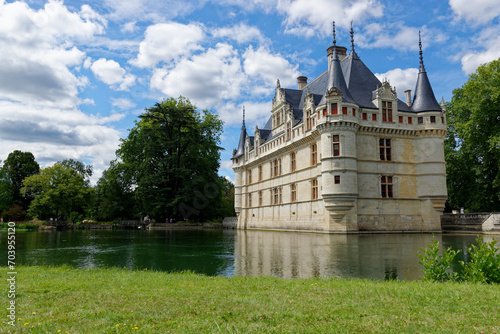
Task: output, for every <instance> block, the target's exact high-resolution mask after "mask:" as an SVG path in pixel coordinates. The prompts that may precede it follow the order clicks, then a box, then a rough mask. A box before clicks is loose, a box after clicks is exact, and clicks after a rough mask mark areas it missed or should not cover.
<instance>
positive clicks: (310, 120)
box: [306, 110, 314, 130]
mask: <svg viewBox="0 0 500 334" xmlns="http://www.w3.org/2000/svg"><path fill="white" fill-rule="evenodd" d="M306 126H307V128H306V130H311V128H312V127H313V126H314V114H313V113H312V112H311V110H308V111H306Z"/></svg>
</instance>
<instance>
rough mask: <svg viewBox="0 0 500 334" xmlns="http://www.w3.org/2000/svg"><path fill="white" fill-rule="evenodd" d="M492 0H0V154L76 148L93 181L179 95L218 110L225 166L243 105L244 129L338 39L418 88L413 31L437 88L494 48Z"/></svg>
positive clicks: (45, 160) (442, 93)
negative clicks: (136, 130)
mask: <svg viewBox="0 0 500 334" xmlns="http://www.w3.org/2000/svg"><path fill="white" fill-rule="evenodd" d="M499 17H500V2H499V1H498V0H476V1H474V2H473V3H472V2H470V1H465V0H449V1H434V0H433V1H431V0H419V1H394V0H353V1H347V0H246V1H243V0H232V1H230V0H219V1H210V0H192V1H173V0H170V1H168V0H167V1H162V0H150V1H146V0H104V1H98V2H93V1H90V2H83V1H65V2H62V1H48V2H46V1H38V0H28V1H25V2H17V1H16V2H12V1H3V0H0V50H2V52H1V53H0V160H5V159H6V158H7V156H8V154H9V153H10V152H12V151H14V150H16V149H17V150H22V151H30V152H32V153H33V154H34V155H35V158H36V160H37V161H38V162H39V163H40V164H41V165H42V166H48V165H51V164H53V163H54V162H56V161H58V160H62V159H67V158H72V159H77V160H81V161H84V162H86V163H87V164H92V165H93V166H94V170H95V175H94V178H93V181H94V182H95V181H96V180H97V178H98V177H99V176H100V175H101V173H102V171H103V170H105V169H106V168H107V167H108V166H109V161H110V160H113V159H114V158H115V150H116V149H117V148H118V145H119V139H120V138H125V137H126V136H127V133H128V131H127V130H128V129H130V128H132V127H133V126H134V121H135V120H136V119H137V116H138V115H139V114H140V113H141V112H142V111H143V110H144V108H148V107H151V106H153V105H154V103H155V102H157V101H160V100H162V99H163V98H168V97H178V96H180V95H182V96H185V97H188V98H189V99H190V100H191V101H192V102H193V103H194V104H195V105H196V106H197V107H198V108H199V109H211V110H213V111H214V112H216V113H217V114H219V116H220V117H221V119H222V120H223V121H224V123H225V125H224V134H223V136H222V138H221V139H222V147H224V148H225V151H223V153H222V156H221V168H220V171H219V173H220V174H221V175H223V176H227V177H229V178H231V179H233V178H234V174H233V172H232V170H231V162H230V157H231V153H232V149H233V148H235V147H236V146H237V144H238V143H237V141H238V138H239V132H240V128H241V111H242V107H243V106H245V108H246V123H247V128H248V129H249V130H250V132H251V133H253V130H254V128H255V125H258V126H259V127H262V126H263V125H264V123H265V121H266V120H267V118H268V117H269V114H270V109H271V100H272V97H273V96H274V89H275V87H276V80H277V79H279V80H280V82H281V86H282V87H288V88H296V86H297V81H296V78H297V76H299V75H304V76H307V77H308V78H309V79H310V80H312V79H314V78H315V77H317V76H318V75H320V74H321V73H322V72H324V71H325V70H326V69H327V62H326V49H327V48H328V47H329V46H330V45H331V43H332V36H331V22H332V21H333V20H334V21H336V25H337V45H343V46H346V47H348V48H350V36H349V29H350V23H351V21H353V27H354V38H355V41H354V43H355V48H356V52H357V54H358V55H359V56H360V58H361V59H362V60H363V61H364V63H365V64H366V65H367V66H368V67H369V68H370V69H371V70H372V72H373V73H375V74H376V75H377V76H379V77H380V78H388V79H389V81H390V82H391V84H392V85H393V86H396V87H397V91H398V95H399V97H400V98H401V99H403V100H404V94H403V92H404V90H406V89H412V90H414V87H415V83H416V74H417V68H418V61H419V58H418V31H419V30H420V31H422V43H423V51H424V63H425V66H426V70H427V73H428V75H429V78H430V81H431V84H432V86H433V89H434V93H435V95H436V97H437V98H438V100H441V98H442V97H443V98H444V99H445V101H449V100H450V99H451V97H452V91H453V89H455V88H458V87H460V86H462V85H463V84H464V83H465V81H466V80H467V78H468V75H469V74H471V73H473V72H474V71H475V69H476V68H477V67H478V66H479V65H480V64H482V63H485V62H488V61H491V60H494V59H497V58H499V57H500V21H499Z"/></svg>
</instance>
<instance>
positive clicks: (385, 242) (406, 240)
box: [234, 230, 487, 280]
mask: <svg viewBox="0 0 500 334" xmlns="http://www.w3.org/2000/svg"><path fill="white" fill-rule="evenodd" d="M433 237H434V239H435V240H438V241H440V244H441V245H442V246H444V247H448V246H451V247H453V248H455V249H456V248H458V249H464V247H465V246H466V243H468V242H473V241H474V238H475V237H474V236H470V238H465V239H464V236H457V237H456V238H455V237H454V236H450V235H440V234H438V235H434V236H433V235H430V234H350V235H345V234H343V235H340V234H339V235H336V234H317V233H292V232H269V231H243V230H239V231H237V235H236V240H235V267H234V275H235V276H274V277H279V278H308V277H343V278H372V279H378V280H384V279H398V280H417V279H419V277H420V276H421V274H422V266H421V265H420V264H419V263H418V262H419V260H420V259H419V258H418V256H417V255H416V253H417V252H420V253H422V251H421V248H422V247H426V246H427V245H428V244H429V243H430V242H431V239H432V238H433ZM469 239H470V240H469ZM485 241H487V240H486V239H485ZM461 253H462V256H463V251H462V252H461Z"/></svg>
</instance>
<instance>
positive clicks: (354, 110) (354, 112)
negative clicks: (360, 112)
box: [352, 108, 356, 116]
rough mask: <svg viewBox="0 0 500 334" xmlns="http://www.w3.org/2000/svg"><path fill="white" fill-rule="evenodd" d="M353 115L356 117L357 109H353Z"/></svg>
mask: <svg viewBox="0 0 500 334" xmlns="http://www.w3.org/2000/svg"><path fill="white" fill-rule="evenodd" d="M352 115H353V116H356V109H354V108H352Z"/></svg>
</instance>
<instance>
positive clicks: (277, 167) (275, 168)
mask: <svg viewBox="0 0 500 334" xmlns="http://www.w3.org/2000/svg"><path fill="white" fill-rule="evenodd" d="M271 175H272V176H274V177H276V176H279V175H281V158H280V159H275V160H274V161H273V162H272V169H271Z"/></svg>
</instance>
